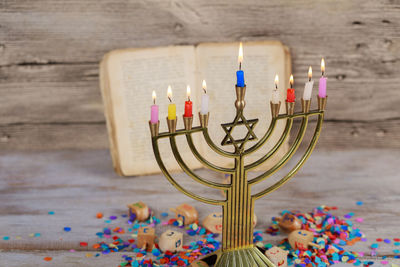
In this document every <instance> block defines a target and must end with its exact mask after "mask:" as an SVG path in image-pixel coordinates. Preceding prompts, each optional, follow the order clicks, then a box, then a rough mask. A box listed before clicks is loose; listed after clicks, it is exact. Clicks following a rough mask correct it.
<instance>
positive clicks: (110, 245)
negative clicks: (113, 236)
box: [108, 243, 117, 248]
mask: <svg viewBox="0 0 400 267" xmlns="http://www.w3.org/2000/svg"><path fill="white" fill-rule="evenodd" d="M108 246H109V247H111V248H116V247H117V245H115V244H113V243H110V244H108Z"/></svg>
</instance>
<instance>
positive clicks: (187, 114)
mask: <svg viewBox="0 0 400 267" xmlns="http://www.w3.org/2000/svg"><path fill="white" fill-rule="evenodd" d="M186 96H187V99H188V100H187V101H185V115H184V116H185V117H192V116H193V113H192V107H193V103H192V101H190V86H189V85H188V86H187V87H186Z"/></svg>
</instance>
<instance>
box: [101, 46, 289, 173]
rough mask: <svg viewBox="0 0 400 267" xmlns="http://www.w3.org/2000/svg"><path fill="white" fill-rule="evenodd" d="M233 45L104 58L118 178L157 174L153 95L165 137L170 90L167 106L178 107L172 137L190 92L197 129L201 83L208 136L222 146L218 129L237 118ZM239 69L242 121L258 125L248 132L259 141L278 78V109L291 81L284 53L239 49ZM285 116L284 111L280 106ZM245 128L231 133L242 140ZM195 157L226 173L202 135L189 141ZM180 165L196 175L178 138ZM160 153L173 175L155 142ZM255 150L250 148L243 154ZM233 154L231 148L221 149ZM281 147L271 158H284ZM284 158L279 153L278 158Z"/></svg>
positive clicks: (169, 159)
mask: <svg viewBox="0 0 400 267" xmlns="http://www.w3.org/2000/svg"><path fill="white" fill-rule="evenodd" d="M238 48H239V43H203V44H199V45H197V46H169V47H160V48H144V49H143V48H140V49H135V48H132V49H123V50H115V51H111V52H109V53H108V54H106V55H105V56H104V58H103V60H102V62H101V64H100V86H101V91H102V96H103V102H104V106H105V116H106V121H107V128H108V134H109V139H110V150H111V155H112V159H113V164H114V168H115V170H116V172H117V173H118V174H120V175H125V176H129V175H143V174H150V173H156V172H159V167H158V165H157V163H156V161H155V158H154V154H153V150H152V146H151V137H150V130H149V125H148V120H150V106H151V105H152V91H153V90H155V91H156V93H157V104H158V105H159V110H160V111H159V112H160V113H159V114H160V115H159V117H160V132H163V131H167V123H166V120H165V117H166V116H167V106H168V99H167V87H168V85H171V87H172V91H173V100H174V103H175V104H176V105H177V118H178V125H177V129H182V128H183V119H182V114H183V112H184V101H185V100H186V85H190V87H191V88H192V101H193V116H194V121H193V126H198V125H199V119H198V111H199V109H200V105H201V103H200V102H201V95H202V94H203V90H202V80H203V79H204V80H206V82H207V94H208V95H209V96H210V103H209V110H210V119H209V125H208V127H209V133H210V136H211V137H212V139H213V140H214V143H216V144H220V142H221V141H222V139H223V138H224V136H225V132H224V131H223V129H222V127H221V125H220V124H221V123H228V122H231V121H232V120H233V119H234V117H235V114H236V109H235V106H234V102H235V99H236V95H235V84H236V70H237V69H238V63H237V62H238V61H237V55H238ZM243 48H244V60H243V64H242V69H243V71H244V74H245V83H246V85H247V92H246V98H245V99H246V103H247V104H246V107H245V109H244V114H245V116H246V118H247V119H248V120H249V119H254V118H259V122H258V124H257V125H256V127H255V129H254V131H255V133H256V135H257V137H258V138H260V137H262V136H263V135H264V133H265V131H266V130H267V128H268V125H269V122H270V120H271V112H270V106H269V101H270V98H271V92H272V90H273V88H274V77H275V74H278V75H279V77H281V79H280V84H279V86H280V87H279V88H280V91H281V94H280V97H281V101H282V103H284V99H285V96H286V94H285V93H284V92H285V89H286V88H287V86H288V81H286V80H288V77H289V76H290V73H291V64H290V54H289V51H288V49H287V48H286V47H285V46H283V45H282V44H281V43H280V42H278V41H266V42H245V43H243ZM281 109H282V110H283V109H284V105H283V104H282V105H281ZM245 130H246V129H245V127H243V129H240V127H237V128H235V131H234V132H233V135H234V136H235V135H236V136H238V137H241V136H243V135H245V133H246V131H245ZM282 130H283V125H282V124H280V123H278V127H277V129H276V130H275V133H274V136H272V138H271V139H270V140H271V141H270V142H268V144H266V145H265V148H263V149H260V151H257V152H256V153H254V156H253V155H252V156H251V157H249V158H250V160H251V159H257V158H258V157H259V156H260V155H261V154H262V153H265V151H266V150H265V149H270V148H271V147H272V146H273V145H274V144H275V142H276V141H277V140H278V138H279V136H280V134H281V133H282ZM193 138H194V142H195V144H196V145H197V147H198V150H199V151H200V153H201V154H202V155H203V156H204V157H205V158H206V159H208V160H209V161H211V162H213V163H218V165H225V166H227V165H232V159H225V158H223V157H221V156H219V155H217V154H215V152H213V151H212V150H211V149H210V148H209V147H208V145H207V143H206V142H205V141H204V140H203V137H202V135H201V133H195V134H193ZM177 139H178V140H177V141H178V147H179V151H180V152H181V156H182V158H183V159H184V160H185V161H186V163H187V164H188V165H189V166H190V167H191V168H199V167H202V166H201V164H200V163H199V162H198V161H197V160H196V159H195V158H194V156H193V155H192V153H191V151H190V149H189V147H188V145H187V144H186V139H185V138H184V136H183V138H182V136H180V137H179V138H177ZM160 142H162V143H161V144H160V151H161V157H162V158H163V160H164V163H165V165H166V166H167V168H168V169H169V170H171V171H173V170H179V166H178V164H177V163H176V162H175V159H174V157H173V154H172V152H171V148H170V146H169V142H168V139H161V140H160ZM253 143H254V141H253V142H249V143H247V146H250V145H252V144H253ZM223 148H224V149H226V150H230V151H232V149H231V147H230V146H224V147H223ZM286 149H287V147H285V148H283V149H281V150H280V152H278V153H277V154H282V153H283V152H284V151H285V150H286ZM282 151H283V152H282Z"/></svg>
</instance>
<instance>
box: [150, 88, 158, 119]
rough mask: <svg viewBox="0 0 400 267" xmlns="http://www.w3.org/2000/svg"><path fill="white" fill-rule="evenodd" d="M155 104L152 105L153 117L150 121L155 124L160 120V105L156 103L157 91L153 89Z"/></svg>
mask: <svg viewBox="0 0 400 267" xmlns="http://www.w3.org/2000/svg"><path fill="white" fill-rule="evenodd" d="M152 97H153V105H151V117H150V122H151V123H153V124H155V123H157V122H158V106H157V105H156V98H157V95H156V92H155V91H153V95H152Z"/></svg>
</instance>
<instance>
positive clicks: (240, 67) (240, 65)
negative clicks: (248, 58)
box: [239, 62, 242, 70]
mask: <svg viewBox="0 0 400 267" xmlns="http://www.w3.org/2000/svg"><path fill="white" fill-rule="evenodd" d="M241 69H242V62H239V70H241Z"/></svg>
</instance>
